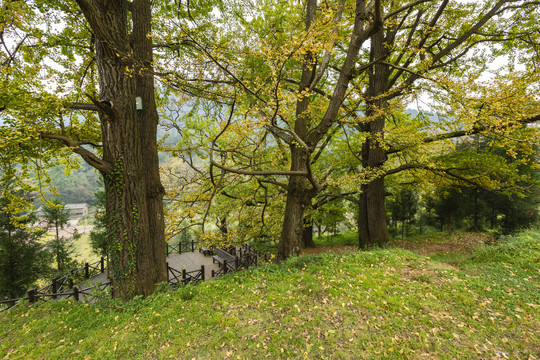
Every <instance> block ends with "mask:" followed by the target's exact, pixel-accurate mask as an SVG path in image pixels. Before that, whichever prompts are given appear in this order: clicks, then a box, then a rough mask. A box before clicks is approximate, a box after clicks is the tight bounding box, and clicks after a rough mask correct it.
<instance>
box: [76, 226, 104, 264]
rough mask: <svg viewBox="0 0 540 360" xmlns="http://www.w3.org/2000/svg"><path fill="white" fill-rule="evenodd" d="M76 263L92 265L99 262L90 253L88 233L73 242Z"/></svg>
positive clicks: (90, 246) (95, 256) (97, 258)
mask: <svg viewBox="0 0 540 360" xmlns="http://www.w3.org/2000/svg"><path fill="white" fill-rule="evenodd" d="M73 245H74V246H75V253H76V259H77V261H81V262H88V263H92V262H95V261H98V260H99V256H97V255H96V254H94V253H93V252H92V245H91V244H90V233H84V234H81V237H80V238H78V239H74V240H73Z"/></svg>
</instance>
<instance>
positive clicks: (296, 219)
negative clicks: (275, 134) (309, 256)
mask: <svg viewBox="0 0 540 360" xmlns="http://www.w3.org/2000/svg"><path fill="white" fill-rule="evenodd" d="M291 147H292V150H291V153H292V162H291V171H305V169H306V157H307V154H306V153H305V152H304V151H303V150H302V149H300V148H298V147H295V146H294V145H292V146H291ZM306 183H307V180H306V178H305V177H303V176H291V177H290V178H289V185H288V186H287V202H286V205H285V213H284V218H283V227H282V230H281V237H280V239H279V243H278V254H277V259H278V260H285V259H287V258H289V257H291V256H298V255H300V251H302V234H303V232H304V210H305V207H306V206H307V205H308V204H310V203H311V196H309V192H310V190H309V189H308V188H307V184H306Z"/></svg>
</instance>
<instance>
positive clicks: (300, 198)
mask: <svg viewBox="0 0 540 360" xmlns="http://www.w3.org/2000/svg"><path fill="white" fill-rule="evenodd" d="M316 9H317V1H316V0H309V1H308V2H307V5H306V19H305V24H306V31H307V30H308V29H309V28H310V26H311V24H312V22H313V21H315V15H316ZM315 71H316V66H315V65H314V64H313V53H311V52H309V51H308V52H307V53H306V54H305V55H304V65H303V68H302V78H301V80H300V86H299V88H298V93H299V94H302V92H306V93H305V94H303V95H302V96H298V100H297V102H296V109H295V113H296V121H295V123H294V132H295V133H296V135H297V136H298V137H299V138H300V139H302V141H305V140H306V138H307V135H308V126H309V121H310V114H309V111H308V108H309V95H308V91H309V85H310V83H311V80H312V79H313V77H314V76H315ZM290 148H291V171H302V172H307V168H308V162H309V161H311V154H310V153H309V152H308V150H307V149H305V148H303V147H302V145H300V144H297V142H296V141H293V142H292V143H291V144H290ZM307 182H308V181H307V179H306V178H305V177H304V176H290V177H289V184H288V186H287V202H286V205H285V214H284V219H283V227H282V230H281V237H280V239H279V243H278V254H277V259H278V260H285V259H287V258H289V257H291V256H298V255H300V251H301V250H302V234H303V232H304V210H305V208H306V206H307V205H309V204H311V199H312V198H313V196H314V195H315V194H313V190H311V189H310V188H308V184H307Z"/></svg>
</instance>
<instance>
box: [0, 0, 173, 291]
mask: <svg viewBox="0 0 540 360" xmlns="http://www.w3.org/2000/svg"><path fill="white" fill-rule="evenodd" d="M151 10H152V4H151V2H150V1H147V0H136V1H133V2H127V1H125V2H122V1H119V2H117V1H101V0H95V1H94V0H80V1H69V2H60V1H40V2H30V3H28V2H21V1H13V2H6V3H3V5H2V16H1V19H0V24H1V25H0V26H1V27H2V28H1V31H0V34H1V39H2V45H3V50H2V59H1V60H2V70H1V71H2V73H1V76H2V78H1V81H2V89H3V91H2V93H1V95H0V108H1V109H2V112H1V115H2V128H1V131H2V137H3V143H2V145H1V146H2V161H6V162H12V163H15V162H17V163H20V164H22V168H21V169H22V170H20V171H22V173H20V174H19V175H20V176H19V178H20V179H22V178H24V177H25V175H31V174H30V170H27V169H28V168H33V170H34V175H35V174H37V175H38V179H40V178H39V175H40V174H41V172H42V171H44V169H45V168H46V166H47V164H48V162H51V161H52V162H55V161H59V159H61V158H62V156H64V155H67V154H68V153H75V154H78V155H79V156H80V157H81V158H82V159H83V160H84V161H86V162H87V163H88V164H90V165H91V166H93V167H94V168H95V169H97V170H98V171H99V172H100V173H101V174H102V175H103V178H104V183H105V190H106V208H107V214H108V229H109V241H110V249H111V251H110V264H109V268H110V273H111V275H112V278H113V286H114V295H115V296H117V297H120V298H130V297H133V296H135V295H148V294H150V293H152V292H153V291H154V285H155V284H156V283H157V282H161V281H165V280H166V279H167V269H166V262H165V241H164V221H163V205H162V198H163V194H164V189H163V186H162V185H161V181H160V177H159V164H158V156H157V144H156V129H157V125H158V113H157V110H156V101H155V91H154V76H153V75H154V74H153V71H152V69H153V43H152V29H151V25H152V13H151ZM77 112H79V113H77ZM25 172H26V173H25Z"/></svg>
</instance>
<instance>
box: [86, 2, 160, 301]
mask: <svg viewBox="0 0 540 360" xmlns="http://www.w3.org/2000/svg"><path fill="white" fill-rule="evenodd" d="M77 2H78V3H79V5H80V7H81V9H82V10H83V12H84V14H85V17H86V18H87V20H88V22H89V24H90V26H91V27H92V29H93V30H94V32H95V36H96V64H97V67H98V75H99V90H100V93H99V104H100V105H99V106H100V108H101V110H100V120H101V131H102V138H103V160H105V161H106V162H107V163H109V164H111V165H112V168H113V170H112V171H111V172H107V173H104V174H103V175H104V178H105V192H106V208H107V214H108V220H109V224H108V226H109V234H110V239H111V240H110V241H111V243H110V249H111V251H110V259H111V261H110V267H111V269H109V270H110V275H111V277H112V280H113V289H114V292H113V293H114V296H115V297H119V298H125V299H128V298H131V297H133V296H135V295H149V294H151V293H152V292H153V291H154V288H155V284H156V283H157V282H160V281H165V280H166V279H167V277H166V275H167V272H166V265H165V264H166V262H165V242H164V238H163V236H164V235H163V234H164V231H163V229H164V223H163V207H162V206H163V205H162V198H163V192H164V191H163V187H162V186H161V183H160V180H159V168H158V158H157V146H156V132H157V119H158V118H157V111H156V106H155V101H154V85H153V79H152V77H151V75H150V74H149V72H148V70H149V69H151V61H152V55H151V51H152V49H151V48H152V44H151V40H150V39H148V36H147V35H148V34H150V24H151V14H150V9H151V7H150V2H149V1H148V0H136V1H134V2H133V4H132V6H133V13H134V14H133V26H132V27H133V31H134V33H133V34H132V35H133V36H130V34H129V32H128V29H130V27H131V26H129V24H128V14H127V9H126V6H127V3H125V2H105V1H99V0H94V1H92V0H77ZM135 13H136V14H135ZM132 43H133V46H132V45H131V44H132ZM145 67H146V68H145ZM143 69H144V70H143ZM137 96H140V97H141V100H142V101H141V102H142V106H143V108H142V110H137V109H136V97H137Z"/></svg>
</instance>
